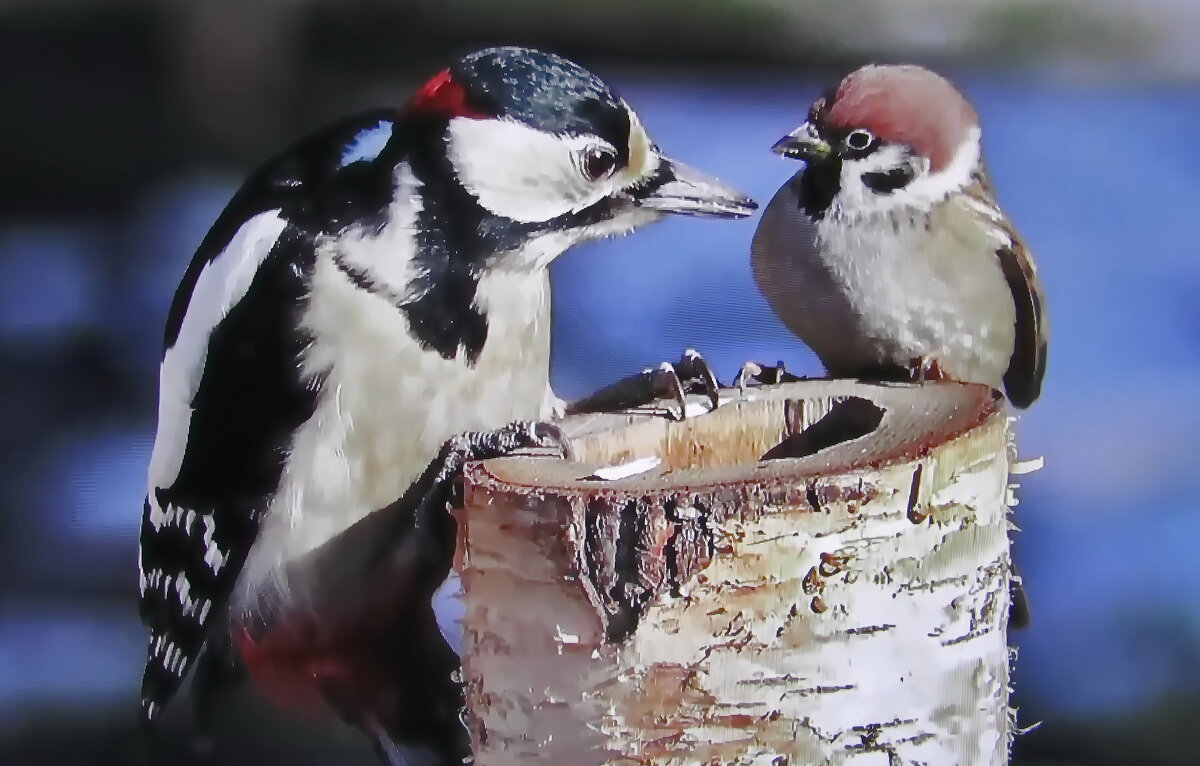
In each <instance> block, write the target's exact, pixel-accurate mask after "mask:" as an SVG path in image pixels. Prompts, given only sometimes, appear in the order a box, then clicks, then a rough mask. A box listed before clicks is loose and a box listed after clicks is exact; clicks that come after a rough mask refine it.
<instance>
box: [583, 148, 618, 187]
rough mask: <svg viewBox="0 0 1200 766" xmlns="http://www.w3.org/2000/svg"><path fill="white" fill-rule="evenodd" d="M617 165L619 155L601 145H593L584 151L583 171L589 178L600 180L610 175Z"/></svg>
mask: <svg viewBox="0 0 1200 766" xmlns="http://www.w3.org/2000/svg"><path fill="white" fill-rule="evenodd" d="M616 167H617V155H615V154H613V153H612V152H611V151H610V150H608V149H605V148H604V147H601V146H593V147H591V148H590V149H588V150H586V151H585V152H584V153H583V172H584V175H586V176H587V177H588V179H589V180H592V181H599V180H600V179H601V178H604V177H605V176H608V175H610V174H611V173H612V172H613V170H615V169H616Z"/></svg>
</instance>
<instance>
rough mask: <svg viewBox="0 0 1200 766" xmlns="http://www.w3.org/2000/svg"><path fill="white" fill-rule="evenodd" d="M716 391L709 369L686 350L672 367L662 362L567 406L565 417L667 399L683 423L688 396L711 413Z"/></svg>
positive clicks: (715, 380)
mask: <svg viewBox="0 0 1200 766" xmlns="http://www.w3.org/2000/svg"><path fill="white" fill-rule="evenodd" d="M720 389H721V384H720V381H718V380H717V376H716V374H715V373H713V370H712V367H711V366H709V364H708V362H707V361H705V360H704V357H702V356H700V354H699V353H697V352H696V351H695V350H693V349H688V350H687V351H685V352H683V356H682V357H681V358H680V359H679V361H678V362H676V363H675V364H671V363H670V362H663V363H662V364H661V365H659V366H658V367H652V368H649V369H646V370H643V371H641V372H639V373H638V374H636V375H630V376H629V377H627V378H622V379H621V380H618V381H617V382H616V383H613V384H611V385H609V386H605V387H604V388H602V389H600V390H599V391H597V392H596V393H594V394H592V395H591V396H586V397H584V398H583V399H580V400H578V401H575V402H572V403H570V404H568V405H567V414H568V415H578V414H582V413H588V412H612V411H614V410H629V409H633V408H635V407H641V406H644V405H647V404H650V403H651V402H653V401H656V400H658V399H671V400H673V402H674V403H675V405H676V407H677V408H678V411H675V412H672V413H671V415H672V417H673V418H674V419H676V420H684V419H685V418H686V417H687V396H688V394H704V396H705V397H707V399H708V401H709V404H710V405H711V406H712V408H713V409H715V408H716V407H717V405H718V404H719V403H720Z"/></svg>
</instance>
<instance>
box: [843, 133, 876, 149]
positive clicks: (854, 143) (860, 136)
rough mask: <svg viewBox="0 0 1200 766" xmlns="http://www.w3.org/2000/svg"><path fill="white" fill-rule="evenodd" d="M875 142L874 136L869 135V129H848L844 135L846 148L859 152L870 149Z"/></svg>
mask: <svg viewBox="0 0 1200 766" xmlns="http://www.w3.org/2000/svg"><path fill="white" fill-rule="evenodd" d="M874 144H875V136H873V135H871V131H869V130H863V129H862V128H858V129H857V130H852V131H850V134H849V135H848V136H846V148H847V149H852V150H854V151H856V152H861V151H864V150H866V149H870V148H871V147H872V146H873V145H874Z"/></svg>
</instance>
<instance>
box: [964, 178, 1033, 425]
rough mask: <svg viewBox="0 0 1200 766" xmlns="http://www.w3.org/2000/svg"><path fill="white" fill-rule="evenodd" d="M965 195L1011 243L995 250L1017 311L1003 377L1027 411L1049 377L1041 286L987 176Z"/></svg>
mask: <svg viewBox="0 0 1200 766" xmlns="http://www.w3.org/2000/svg"><path fill="white" fill-rule="evenodd" d="M965 191H966V192H967V194H968V195H969V196H970V197H972V198H974V199H975V201H976V202H978V203H979V204H980V205H981V206H987V207H990V208H992V209H993V210H994V211H995V215H994V216H992V215H989V216H988V218H989V222H990V223H991V224H992V225H994V226H996V227H997V228H998V229H1000V230H1001V231H1003V233H1004V235H1005V237H1006V238H1007V240H1008V242H1007V244H1006V245H1002V246H1001V247H999V248H997V249H996V257H997V258H999V260H1000V270H1001V271H1002V272H1003V273H1004V279H1005V281H1006V282H1008V289H1009V290H1010V291H1011V292H1012V298H1013V306H1014V307H1015V308H1016V327H1015V331H1016V332H1015V339H1014V343H1013V352H1012V357H1011V358H1010V359H1009V362H1008V370H1007V371H1006V372H1005V373H1004V390H1005V393H1006V394H1007V395H1008V400H1009V401H1010V402H1012V403H1013V405H1014V406H1017V407H1021V408H1025V407H1028V406H1029V405H1031V404H1033V402H1034V400H1036V399H1037V398H1038V395H1039V394H1041V392H1042V378H1044V377H1045V375H1046V347H1047V341H1048V327H1047V322H1046V315H1045V313H1046V312H1045V299H1044V297H1043V294H1042V284H1041V282H1040V281H1039V280H1038V277H1037V271H1036V270H1035V269H1034V265H1033V260H1032V259H1031V258H1030V255H1029V250H1028V249H1027V248H1026V247H1025V243H1024V242H1022V241H1021V237H1020V235H1018V234H1017V231H1016V229H1014V228H1013V226H1012V224H1011V223H1010V222H1009V220H1008V218H1007V217H1006V216H1005V215H1004V214H1003V213H1002V212H1001V211H1000V210H999V208H996V203H995V195H994V194H993V192H992V187H991V182H990V180H989V179H988V177H987V175H986V174H984V173H980V174H979V175H978V176H977V177H976V180H975V182H974V183H972V184H971V185H970V186H969V187H968V188H967V189H966V190H965Z"/></svg>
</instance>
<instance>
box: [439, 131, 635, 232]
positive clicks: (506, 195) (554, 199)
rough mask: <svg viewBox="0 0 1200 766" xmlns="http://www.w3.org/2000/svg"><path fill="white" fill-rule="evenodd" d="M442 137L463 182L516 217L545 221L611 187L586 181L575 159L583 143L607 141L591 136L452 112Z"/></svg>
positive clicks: (482, 200)
mask: <svg viewBox="0 0 1200 766" xmlns="http://www.w3.org/2000/svg"><path fill="white" fill-rule="evenodd" d="M446 142H447V149H448V155H449V157H450V162H451V164H452V165H453V167H454V169H455V172H456V173H457V174H458V180H459V181H460V182H461V183H462V185H463V187H464V188H466V190H467V191H468V192H470V193H471V195H472V196H474V197H475V199H476V200H478V201H479V204H480V205H482V206H483V207H484V208H485V209H487V210H488V211H489V212H491V213H494V214H495V215H499V216H503V217H505V218H510V219H512V220H514V221H520V222H522V223H534V222H539V221H548V220H550V219H552V218H557V217H558V216H560V215H565V214H567V213H573V212H577V211H580V210H583V209H584V208H586V207H588V206H590V205H593V204H595V203H596V202H598V201H599V200H600V199H602V198H603V197H604V196H605V195H607V194H608V192H609V191H610V190H611V188H612V187H611V186H610V185H608V184H595V183H591V182H589V181H588V180H587V179H586V178H584V177H583V174H582V172H581V171H580V169H579V165H578V164H577V160H576V157H577V156H578V153H579V152H581V151H582V150H584V149H585V148H586V147H588V146H594V145H600V146H607V144H605V143H604V142H603V141H600V140H599V139H597V138H595V137H582V136H580V137H576V136H562V135H555V134H552V133H543V132H542V131H540V130H536V129H534V128H531V127H529V126H528V125H525V124H523V123H520V122H517V121H515V120H510V119H500V120H475V119H470V118H466V117H456V118H454V119H453V120H451V121H450V124H449V126H448V128H447V133H446ZM610 148H611V147H610Z"/></svg>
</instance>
